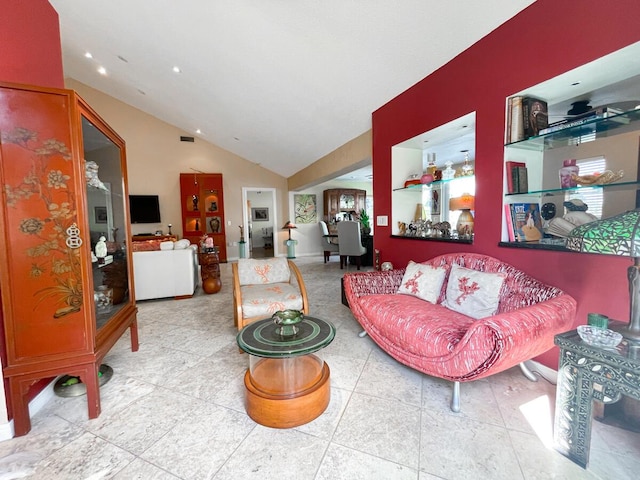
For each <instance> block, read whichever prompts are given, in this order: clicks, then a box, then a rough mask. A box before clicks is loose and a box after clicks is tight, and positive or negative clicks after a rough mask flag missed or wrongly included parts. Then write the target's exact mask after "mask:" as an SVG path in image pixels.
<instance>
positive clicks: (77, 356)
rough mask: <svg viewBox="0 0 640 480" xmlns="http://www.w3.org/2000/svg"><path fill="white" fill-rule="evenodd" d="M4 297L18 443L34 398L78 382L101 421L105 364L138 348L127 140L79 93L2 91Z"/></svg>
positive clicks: (7, 368)
mask: <svg viewBox="0 0 640 480" xmlns="http://www.w3.org/2000/svg"><path fill="white" fill-rule="evenodd" d="M0 134H1V137H0V182H1V183H2V202H1V205H0V227H1V228H2V235H1V236H0V265H1V268H0V293H1V296H0V299H1V302H2V319H3V333H4V345H3V346H4V352H3V354H4V357H3V363H4V377H5V379H7V380H8V387H9V392H8V399H9V402H10V406H9V408H10V410H11V411H12V413H13V419H14V427H15V433H16V435H24V434H26V433H27V432H28V431H29V430H30V428H31V423H30V419H29V408H28V400H29V390H30V388H31V387H32V385H34V384H35V383H36V382H38V381H39V380H41V379H47V378H52V377H56V376H58V375H65V374H66V375H69V376H74V377H79V379H80V380H81V382H82V383H84V384H85V386H86V394H87V402H88V416H89V418H96V417H97V416H98V415H99V414H100V390H99V382H100V378H99V377H100V374H99V369H100V364H101V361H102V359H103V358H104V357H105V355H106V354H107V353H108V352H109V350H110V349H111V348H112V347H113V345H114V344H115V343H116V341H117V340H118V339H119V338H120V337H121V336H122V334H123V333H124V332H125V331H126V330H127V329H130V332H131V350H132V351H136V350H137V349H138V331H137V323H136V312H137V308H136V305H135V301H134V300H133V299H134V295H133V291H132V289H133V281H132V268H131V250H130V248H129V246H130V245H129V242H130V238H131V234H130V228H129V218H128V215H129V213H128V212H129V209H128V195H127V170H126V157H125V144H124V141H123V140H122V138H120V137H119V136H118V135H117V134H116V133H115V132H114V131H113V130H112V129H111V128H110V127H109V126H108V125H107V124H106V123H105V122H104V121H103V120H102V119H101V118H100V117H99V116H98V115H97V114H96V113H95V112H94V111H93V110H92V109H91V107H90V106H89V105H87V104H86V103H85V102H84V101H83V100H82V99H81V98H80V97H79V96H78V95H77V94H76V93H75V92H73V91H71V90H63V89H52V88H39V87H33V86H27V85H17V84H7V83H0Z"/></svg>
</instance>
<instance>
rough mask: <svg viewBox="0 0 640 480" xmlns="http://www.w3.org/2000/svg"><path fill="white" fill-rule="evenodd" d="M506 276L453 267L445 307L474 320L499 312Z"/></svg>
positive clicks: (457, 266)
mask: <svg viewBox="0 0 640 480" xmlns="http://www.w3.org/2000/svg"><path fill="white" fill-rule="evenodd" d="M505 277H506V274H504V273H487V272H479V271H477V270H471V269H469V268H464V267H461V266H459V265H455V264H454V265H452V266H451V274H450V275H449V280H448V282H447V294H446V298H445V301H444V305H445V306H446V307H447V308H449V309H451V310H454V311H456V312H460V313H463V314H465V315H468V316H470V317H473V318H476V319H477V318H485V317H489V316H491V315H493V314H494V313H496V311H497V310H498V304H499V303H500V290H501V289H502V285H503V284H504V279H505Z"/></svg>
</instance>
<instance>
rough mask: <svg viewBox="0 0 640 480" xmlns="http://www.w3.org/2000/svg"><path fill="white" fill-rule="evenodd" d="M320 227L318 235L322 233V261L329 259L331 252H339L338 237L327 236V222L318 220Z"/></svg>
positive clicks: (325, 261)
mask: <svg viewBox="0 0 640 480" xmlns="http://www.w3.org/2000/svg"><path fill="white" fill-rule="evenodd" d="M318 226H319V227H320V235H322V248H323V249H324V263H327V262H328V261H329V257H330V256H331V254H332V253H335V254H338V253H339V248H340V247H339V245H338V239H337V238H335V237H329V236H328V235H329V228H328V227H327V223H326V222H323V221H322V220H320V221H319V222H318Z"/></svg>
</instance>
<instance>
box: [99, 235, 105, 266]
mask: <svg viewBox="0 0 640 480" xmlns="http://www.w3.org/2000/svg"><path fill="white" fill-rule="evenodd" d="M106 240H107V239H106V238H104V236H101V237H100V238H99V239H98V243H96V257H98V262H99V263H104V258H105V257H106V256H107V242H106Z"/></svg>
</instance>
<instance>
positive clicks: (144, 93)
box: [138, 89, 147, 95]
mask: <svg viewBox="0 0 640 480" xmlns="http://www.w3.org/2000/svg"><path fill="white" fill-rule="evenodd" d="M138 92H139V93H140V95H146V94H147V93H146V92H145V91H144V90H140V89H138Z"/></svg>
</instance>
